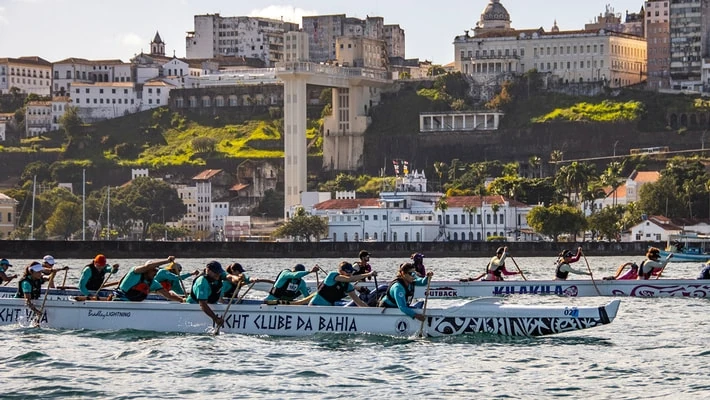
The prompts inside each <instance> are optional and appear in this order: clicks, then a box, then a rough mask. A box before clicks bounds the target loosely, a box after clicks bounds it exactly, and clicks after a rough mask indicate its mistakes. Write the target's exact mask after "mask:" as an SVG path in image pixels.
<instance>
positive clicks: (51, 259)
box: [42, 255, 55, 265]
mask: <svg viewBox="0 0 710 400" xmlns="http://www.w3.org/2000/svg"><path fill="white" fill-rule="evenodd" d="M42 262H46V263H47V264H49V265H54V263H55V262H54V257H52V256H49V255H47V256H44V258H43V259H42Z"/></svg>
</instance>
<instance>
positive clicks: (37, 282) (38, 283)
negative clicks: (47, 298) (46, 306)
mask: <svg viewBox="0 0 710 400" xmlns="http://www.w3.org/2000/svg"><path fill="white" fill-rule="evenodd" d="M22 282H29V283H30V285H32V291H31V292H30V294H31V296H30V297H31V298H32V300H36V299H39V296H40V294H41V293H42V282H43V280H42V279H32V278H31V277H29V276H27V277H25V279H23V280H21V281H20V282H19V283H18V284H17V293H15V297H16V298H24V297H25V294H26V293H25V292H24V291H23V290H22Z"/></svg>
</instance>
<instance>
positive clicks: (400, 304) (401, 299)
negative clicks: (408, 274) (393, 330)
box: [384, 278, 427, 318]
mask: <svg viewBox="0 0 710 400" xmlns="http://www.w3.org/2000/svg"><path fill="white" fill-rule="evenodd" d="M426 284H427V278H417V279H415V280H414V286H426ZM390 296H392V297H393V298H394V299H395V301H396V302H397V308H399V310H400V311H402V312H403V313H405V314H407V315H408V316H410V317H412V318H414V316H415V315H416V314H417V313H416V312H415V311H414V309H413V308H411V307H409V303H408V302H407V290H406V289H405V287H404V286H403V285H402V283H400V282H399V281H397V282H396V283H395V284H394V285H392V287H391V288H390ZM384 302H385V303H387V304H390V305H394V304H392V303H390V301H389V299H388V298H387V297H385V300H384Z"/></svg>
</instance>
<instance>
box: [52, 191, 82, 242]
mask: <svg viewBox="0 0 710 400" xmlns="http://www.w3.org/2000/svg"><path fill="white" fill-rule="evenodd" d="M81 223H82V213H81V204H80V203H79V202H78V201H66V200H65V201H61V202H59V204H57V207H56V210H55V211H54V212H53V213H52V216H51V217H50V218H49V219H48V220H47V224H46V229H47V234H48V235H50V236H55V237H56V236H58V237H61V238H62V239H63V240H68V239H70V238H71V237H72V235H73V234H74V233H75V232H77V231H79V230H80V229H81Z"/></svg>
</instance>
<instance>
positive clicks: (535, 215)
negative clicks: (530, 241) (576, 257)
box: [527, 204, 587, 242]
mask: <svg viewBox="0 0 710 400" xmlns="http://www.w3.org/2000/svg"><path fill="white" fill-rule="evenodd" d="M527 222H528V225H530V227H531V228H533V229H534V230H535V231H536V232H539V233H542V234H544V235H548V236H551V237H552V238H553V240H554V241H555V242H556V241H557V238H558V237H559V236H560V235H561V234H563V233H570V234H573V235H576V234H577V232H579V231H581V230H583V229H585V228H586V225H587V221H586V219H585V218H584V215H582V211H581V210H579V209H578V208H576V207H571V206H567V205H560V204H555V205H551V206H549V207H541V206H537V207H533V209H532V210H530V212H529V213H528V217H527Z"/></svg>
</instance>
